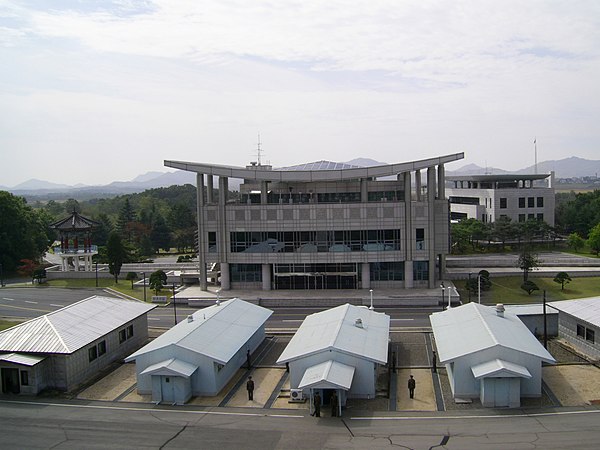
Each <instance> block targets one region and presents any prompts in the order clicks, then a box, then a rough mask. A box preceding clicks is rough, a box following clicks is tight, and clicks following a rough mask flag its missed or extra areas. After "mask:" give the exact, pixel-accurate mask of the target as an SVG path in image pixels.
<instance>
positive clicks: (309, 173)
mask: <svg viewBox="0 0 600 450" xmlns="http://www.w3.org/2000/svg"><path fill="white" fill-rule="evenodd" d="M464 157H465V154H464V153H453V154H450V155H445V156H439V157H436V158H429V159H422V160H419V161H411V162H405V163H397V164H385V165H382V166H373V167H358V168H351V169H338V170H293V171H286V170H277V169H274V170H266V169H261V166H253V167H251V168H245V167H237V166H223V165H217V164H202V163H193V162H187V161H170V160H165V166H166V167H172V168H174V169H180V170H185V171H187V172H196V173H199V174H203V175H215V176H219V177H229V178H241V179H244V180H258V181H279V182H286V181H303V182H310V181H342V180H354V179H359V178H377V177H387V176H393V175H397V174H399V173H404V172H410V171H413V170H422V169H427V168H429V167H434V166H436V165H439V164H446V163H450V162H453V161H458V160H460V159H463V158H464Z"/></svg>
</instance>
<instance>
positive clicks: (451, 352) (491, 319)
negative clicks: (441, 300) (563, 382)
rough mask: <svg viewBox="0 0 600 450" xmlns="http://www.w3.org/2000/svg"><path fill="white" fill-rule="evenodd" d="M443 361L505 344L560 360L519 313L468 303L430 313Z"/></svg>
mask: <svg viewBox="0 0 600 450" xmlns="http://www.w3.org/2000/svg"><path fill="white" fill-rule="evenodd" d="M429 320H430V322H431V326H432V328H433V334H434V336H435V344H436V346H437V348H438V356H439V358H440V362H442V363H447V362H450V361H453V360H455V359H457V358H460V357H461V356H465V355H469V354H471V353H475V352H478V351H481V350H485V349H488V348H492V347H496V346H498V347H504V348H508V349H513V350H516V351H519V352H522V353H525V354H529V355H532V356H536V357H538V358H540V359H542V360H543V361H546V362H556V361H555V359H554V358H553V357H552V355H550V353H548V351H547V350H546V349H545V348H544V347H543V346H542V345H541V344H540V343H539V341H538V340H537V339H536V338H535V336H534V335H533V334H531V332H530V331H529V329H528V328H527V327H526V326H525V325H524V324H523V322H521V320H520V319H519V318H518V317H517V316H516V315H515V314H511V313H509V312H505V313H504V315H503V316H499V315H498V314H497V313H496V311H495V308H490V307H488V306H484V305H480V304H478V303H467V304H466V305H462V306H459V307H457V308H451V309H448V310H446V311H443V312H437V313H433V314H431V315H430V316H429Z"/></svg>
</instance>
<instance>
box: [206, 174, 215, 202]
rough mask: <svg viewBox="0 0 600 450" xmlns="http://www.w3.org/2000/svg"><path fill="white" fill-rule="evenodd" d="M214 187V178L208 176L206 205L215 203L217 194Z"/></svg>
mask: <svg viewBox="0 0 600 450" xmlns="http://www.w3.org/2000/svg"><path fill="white" fill-rule="evenodd" d="M213 187H214V185H213V176H212V175H206V203H208V204H209V205H210V204H212V203H214V202H215V192H214V189H213Z"/></svg>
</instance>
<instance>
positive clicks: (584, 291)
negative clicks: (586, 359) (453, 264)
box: [455, 275, 600, 304]
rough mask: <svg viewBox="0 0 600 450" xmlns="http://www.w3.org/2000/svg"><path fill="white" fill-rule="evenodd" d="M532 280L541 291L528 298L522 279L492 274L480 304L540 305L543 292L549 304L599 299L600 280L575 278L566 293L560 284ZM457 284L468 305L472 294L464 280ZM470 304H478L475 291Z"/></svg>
mask: <svg viewBox="0 0 600 450" xmlns="http://www.w3.org/2000/svg"><path fill="white" fill-rule="evenodd" d="M529 279H530V280H531V281H533V282H534V283H535V284H536V285H537V286H538V287H539V288H540V290H539V291H534V292H533V293H532V294H531V295H527V292H525V291H524V290H522V289H521V284H522V283H523V277H494V276H493V275H492V276H491V277H490V280H491V282H492V288H491V289H490V290H489V291H481V302H482V303H486V304H496V303H506V304H512V303H522V304H526V303H541V302H542V297H543V291H544V289H545V290H546V300H547V301H549V302H552V301H556V300H569V299H572V298H583V297H595V296H600V277H582V278H573V281H571V282H570V283H568V284H565V289H564V291H561V289H560V284H557V283H555V282H554V281H552V278H537V277H530V278H529ZM455 284H456V287H457V289H458V291H459V292H460V295H461V299H462V301H463V303H467V302H468V301H469V292H468V291H467V290H466V289H465V288H464V287H465V281H463V280H457V281H455ZM471 301H472V302H476V301H477V292H476V291H475V292H472V293H471Z"/></svg>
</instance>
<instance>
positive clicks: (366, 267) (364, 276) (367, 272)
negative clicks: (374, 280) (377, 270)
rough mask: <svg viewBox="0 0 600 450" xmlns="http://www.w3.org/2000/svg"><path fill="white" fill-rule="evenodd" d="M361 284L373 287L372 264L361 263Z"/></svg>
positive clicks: (365, 287) (366, 287) (364, 286)
mask: <svg viewBox="0 0 600 450" xmlns="http://www.w3.org/2000/svg"><path fill="white" fill-rule="evenodd" d="M360 275H361V282H362V283H361V284H362V288H363V289H371V264H370V263H367V262H364V263H362V264H361V272H360Z"/></svg>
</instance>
